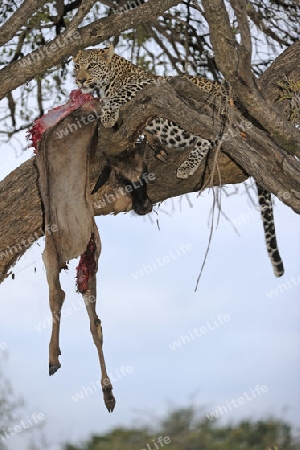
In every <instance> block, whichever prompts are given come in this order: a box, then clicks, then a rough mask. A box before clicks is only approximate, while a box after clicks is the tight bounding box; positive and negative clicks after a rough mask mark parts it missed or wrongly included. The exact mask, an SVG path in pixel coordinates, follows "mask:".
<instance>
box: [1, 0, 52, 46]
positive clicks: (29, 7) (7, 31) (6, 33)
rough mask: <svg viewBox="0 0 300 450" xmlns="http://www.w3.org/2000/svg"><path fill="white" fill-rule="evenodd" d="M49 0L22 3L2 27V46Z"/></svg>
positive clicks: (30, 0) (32, 0)
mask: <svg viewBox="0 0 300 450" xmlns="http://www.w3.org/2000/svg"><path fill="white" fill-rule="evenodd" d="M47 1H48V0H25V1H24V2H23V3H22V5H21V6H20V7H19V8H18V9H17V11H15V12H14V13H13V15H12V16H11V17H10V18H9V19H8V20H7V21H6V22H5V24H4V25H2V27H1V28H0V46H2V45H4V44H6V43H7V42H8V41H10V40H11V39H12V38H13V37H14V36H15V34H16V33H17V31H18V30H19V29H20V28H21V27H22V26H23V25H24V24H26V22H27V20H28V19H29V18H30V17H31V16H32V14H34V13H35V12H37V11H38V10H39V9H40V8H42V6H44V4H45V3H47Z"/></svg>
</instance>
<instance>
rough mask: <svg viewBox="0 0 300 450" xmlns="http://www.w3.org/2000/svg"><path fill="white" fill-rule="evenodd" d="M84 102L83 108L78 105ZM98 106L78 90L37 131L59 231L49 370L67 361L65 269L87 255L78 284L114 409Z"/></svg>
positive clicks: (50, 254)
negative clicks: (92, 164) (97, 191)
mask: <svg viewBox="0 0 300 450" xmlns="http://www.w3.org/2000/svg"><path fill="white" fill-rule="evenodd" d="M78 107H80V108H79V109H77V108H78ZM97 110H99V101H98V100H96V99H94V98H93V97H92V96H90V95H82V94H81V93H80V91H74V92H73V93H72V95H71V99H70V101H69V102H68V103H67V104H66V105H65V106H64V107H62V108H59V109H56V110H55V111H52V113H51V114H50V115H49V116H47V117H46V118H42V119H41V120H39V121H38V123H37V124H35V125H34V127H33V130H32V136H33V139H34V142H35V143H37V139H39V138H41V137H42V139H41V140H40V142H39V143H38V147H37V155H36V165H37V167H38V170H39V186H40V193H41V197H42V201H43V204H44V214H45V226H46V227H47V226H48V225H49V224H56V226H57V232H56V233H52V234H48V235H47V236H46V239H45V250H44V253H43V260H44V263H45V267H46V274H47V281H48V285H49V300H50V308H51V313H52V316H53V324H52V334H51V340H50V345H49V375H53V374H54V373H55V372H56V371H57V370H58V369H59V368H60V366H61V365H60V362H59V355H60V354H61V351H60V346H59V328H60V314H61V308H62V305H63V302H64V298H65V293H64V291H63V290H62V289H61V285H60V281H59V273H60V271H61V269H63V268H66V263H67V261H69V260H70V259H72V258H76V257H78V256H80V255H81V259H80V262H79V266H78V268H77V269H78V274H77V286H78V291H79V292H81V294H82V295H83V299H84V302H85V305H86V309H87V312H88V315H89V318H90V330H91V334H92V337H93V340H94V343H95V345H96V347H97V351H98V355H99V362H100V367H101V385H102V391H103V396H104V401H105V405H106V407H107V409H108V411H109V412H111V411H113V409H114V406H115V398H114V396H113V394H112V385H111V382H110V379H109V377H108V375H107V372H106V365H105V359H104V355H103V350H102V344H103V336H102V327H101V321H100V319H99V318H98V316H97V313H96V309H95V308H96V273H97V268H98V258H99V255H100V251H101V243H100V237H99V233H98V229H97V226H96V223H95V220H94V210H93V207H92V204H91V199H90V180H89V158H90V153H91V152H92V151H94V149H95V146H96V142H97ZM62 116H66V117H65V118H64V120H62V121H60V122H59V123H57V124H56V125H55V127H52V126H53V125H54V124H55V123H56V122H57V121H59V120H61V118H62ZM49 120H50V122H49ZM82 124H84V125H82ZM49 126H50V128H49V129H47V130H46V131H45V129H46V128H48V127H49ZM83 126H84V132H83V131H82V127H83ZM43 132H44V134H43V136H42V133H43Z"/></svg>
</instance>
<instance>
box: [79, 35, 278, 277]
mask: <svg viewBox="0 0 300 450" xmlns="http://www.w3.org/2000/svg"><path fill="white" fill-rule="evenodd" d="M73 61H74V76H75V81H76V83H77V86H78V88H79V89H80V90H81V91H82V92H83V93H91V92H94V90H98V91H101V99H102V101H103V102H104V105H103V107H102V112H101V116H100V119H101V122H102V125H103V126H104V127H107V128H109V127H114V126H115V125H116V123H117V122H118V119H119V112H120V108H121V107H122V105H124V104H125V103H127V102H130V101H131V100H132V99H133V98H134V97H135V95H136V94H137V93H138V92H139V91H140V90H142V89H143V88H144V87H146V86H148V85H151V84H160V83H162V82H164V81H166V80H167V79H169V78H170V77H162V76H159V75H154V74H151V73H148V72H146V71H145V70H144V69H143V68H142V67H139V66H137V65H135V64H133V63H131V62H130V61H128V60H127V59H126V58H123V57H122V56H119V55H117V54H116V53H115V50H114V47H113V45H112V44H111V45H110V46H109V47H107V48H103V49H86V50H80V51H79V52H78V54H77V55H75V56H73ZM184 77H185V78H186V79H188V80H189V81H191V82H192V83H193V84H195V85H196V86H197V87H199V89H202V90H203V91H205V92H206V93H207V94H209V95H211V96H214V97H219V98H221V99H222V101H224V99H226V98H228V88H227V87H226V86H224V85H223V84H222V83H219V82H217V81H213V80H209V79H207V78H205V77H195V76H189V75H185V76H184ZM144 133H145V134H146V135H150V136H153V137H155V138H156V139H158V140H159V141H160V143H161V144H162V146H164V147H166V148H171V149H176V150H181V151H183V150H185V149H188V148H191V150H190V152H189V154H188V156H187V158H186V159H185V160H184V161H183V162H182V163H181V164H180V165H179V167H178V168H177V171H176V176H177V178H179V179H187V178H188V177H190V176H193V175H194V174H195V172H196V171H197V169H198V167H199V166H200V164H201V163H202V161H203V160H205V158H206V157H207V155H208V154H209V152H210V150H211V149H212V148H214V147H215V146H216V143H217V142H218V138H216V139H215V140H210V139H205V138H203V137H201V136H199V135H196V134H193V133H190V132H187V131H185V130H184V129H183V128H181V127H179V126H178V125H176V123H174V122H171V121H170V120H168V119H165V118H162V117H158V118H155V119H153V120H152V121H151V122H150V123H148V124H147V125H146V127H145V130H144ZM257 189H258V200H259V205H260V212H261V217H262V222H263V227H264V232H265V241H266V246H267V252H268V256H269V257H270V259H271V263H272V267H273V271H274V274H275V276H276V277H280V276H282V275H283V273H284V267H283V262H282V259H281V257H280V254H279V250H278V245H277V240H276V232H275V224H274V217H273V205H272V200H271V193H270V192H268V191H267V190H265V189H263V188H262V187H260V186H258V185H257Z"/></svg>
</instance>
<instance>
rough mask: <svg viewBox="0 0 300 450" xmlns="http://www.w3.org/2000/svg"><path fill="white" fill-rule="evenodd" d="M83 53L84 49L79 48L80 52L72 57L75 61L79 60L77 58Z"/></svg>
mask: <svg viewBox="0 0 300 450" xmlns="http://www.w3.org/2000/svg"><path fill="white" fill-rule="evenodd" d="M81 53H82V50H79V52H78V53H77V54H76V55H72V59H73V61H74V62H76V61H77V59H78V58H79V56H80V55H81Z"/></svg>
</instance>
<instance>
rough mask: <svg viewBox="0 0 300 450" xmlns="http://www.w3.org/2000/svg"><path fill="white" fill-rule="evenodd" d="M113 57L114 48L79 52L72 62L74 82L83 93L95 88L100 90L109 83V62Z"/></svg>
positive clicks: (111, 46)
mask: <svg viewBox="0 0 300 450" xmlns="http://www.w3.org/2000/svg"><path fill="white" fill-rule="evenodd" d="M113 55H114V47H113V45H110V47H108V48H103V49H101V50H100V49H93V50H80V51H79V52H78V54H77V55H76V56H74V57H73V61H74V76H75V81H76V83H77V85H78V87H79V89H81V90H82V92H84V93H89V92H92V91H93V90H94V89H95V88H98V89H102V88H103V87H105V86H107V85H108V84H109V82H110V78H111V75H110V62H111V59H112V57H113Z"/></svg>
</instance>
